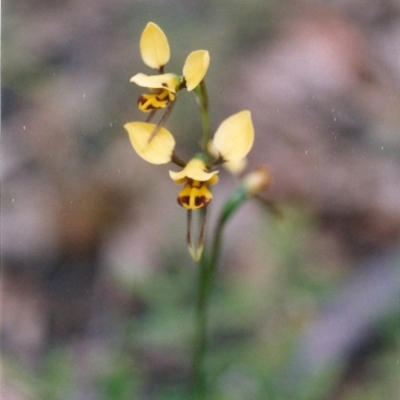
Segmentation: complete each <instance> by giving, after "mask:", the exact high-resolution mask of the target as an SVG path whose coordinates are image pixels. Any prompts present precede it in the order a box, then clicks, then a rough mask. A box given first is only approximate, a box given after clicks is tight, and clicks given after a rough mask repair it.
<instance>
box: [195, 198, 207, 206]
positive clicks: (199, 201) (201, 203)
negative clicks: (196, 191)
mask: <svg viewBox="0 0 400 400" xmlns="http://www.w3.org/2000/svg"><path fill="white" fill-rule="evenodd" d="M210 201H211V199H208V198H207V197H205V196H196V197H195V199H194V204H195V205H196V207H204V206H205V205H207V204H208V203H209V202H210Z"/></svg>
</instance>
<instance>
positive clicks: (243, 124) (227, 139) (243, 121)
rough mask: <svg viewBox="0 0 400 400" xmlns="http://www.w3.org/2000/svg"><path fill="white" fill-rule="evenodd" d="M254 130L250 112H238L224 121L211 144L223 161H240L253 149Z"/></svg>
mask: <svg viewBox="0 0 400 400" xmlns="http://www.w3.org/2000/svg"><path fill="white" fill-rule="evenodd" d="M253 142H254V128H253V122H252V120H251V114H250V111H247V110H245V111H240V112H238V113H237V114H234V115H231V116H230V117H229V118H227V119H226V120H224V121H223V122H222V123H221V125H220V126H219V127H218V129H217V132H215V135H214V139H213V144H214V147H215V149H216V150H217V151H218V153H219V154H220V155H221V156H222V158H223V159H224V160H225V161H234V160H240V159H242V158H244V157H246V155H247V154H248V152H249V151H250V150H251V148H252V147H253Z"/></svg>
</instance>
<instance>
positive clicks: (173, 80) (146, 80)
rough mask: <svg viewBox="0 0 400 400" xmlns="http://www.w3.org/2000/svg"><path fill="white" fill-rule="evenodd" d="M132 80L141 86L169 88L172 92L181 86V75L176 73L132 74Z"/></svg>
mask: <svg viewBox="0 0 400 400" xmlns="http://www.w3.org/2000/svg"><path fill="white" fill-rule="evenodd" d="M130 82H133V83H136V85H138V86H141V87H147V88H150V89H168V90H169V91H170V92H172V93H175V92H176V89H177V87H178V86H179V76H178V75H175V74H161V75H146V74H136V75H135V76H132V78H131V79H130Z"/></svg>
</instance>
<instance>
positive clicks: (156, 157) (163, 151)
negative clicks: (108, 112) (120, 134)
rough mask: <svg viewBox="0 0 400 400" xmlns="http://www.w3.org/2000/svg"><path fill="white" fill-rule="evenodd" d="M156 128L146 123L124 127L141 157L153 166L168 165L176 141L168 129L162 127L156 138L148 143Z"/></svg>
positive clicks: (132, 123) (133, 123)
mask: <svg viewBox="0 0 400 400" xmlns="http://www.w3.org/2000/svg"><path fill="white" fill-rule="evenodd" d="M156 126H157V125H155V124H149V123H146V122H129V123H127V124H125V125H124V128H125V129H126V130H127V132H128V134H129V139H130V140H131V144H132V146H133V148H134V149H135V151H136V153H137V154H138V155H139V156H140V157H142V158H143V159H144V160H146V161H147V162H149V163H152V164H166V163H168V162H170V161H171V156H172V152H173V151H174V147H175V139H174V137H173V136H172V134H171V133H170V132H169V131H168V130H167V129H165V128H163V127H161V128H160V130H159V131H158V132H157V134H156V135H155V136H154V138H153V139H152V140H151V141H150V142H148V140H149V138H150V136H151V134H152V133H153V131H154V129H155V128H156Z"/></svg>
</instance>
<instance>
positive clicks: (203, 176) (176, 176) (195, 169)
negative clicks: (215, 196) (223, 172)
mask: <svg viewBox="0 0 400 400" xmlns="http://www.w3.org/2000/svg"><path fill="white" fill-rule="evenodd" d="M216 174H218V171H213V172H207V170H206V166H205V164H204V161H203V160H201V159H200V158H196V157H195V158H192V159H191V160H190V161H189V162H188V163H187V165H186V167H185V168H184V169H183V170H182V171H179V172H174V171H169V176H170V177H171V179H172V180H174V181H175V182H176V183H182V182H183V181H184V180H185V179H186V178H189V179H193V180H194V181H199V182H206V181H209V180H210V179H212V184H213V183H216V178H217V177H215V178H213V177H214V176H215V175H216Z"/></svg>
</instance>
